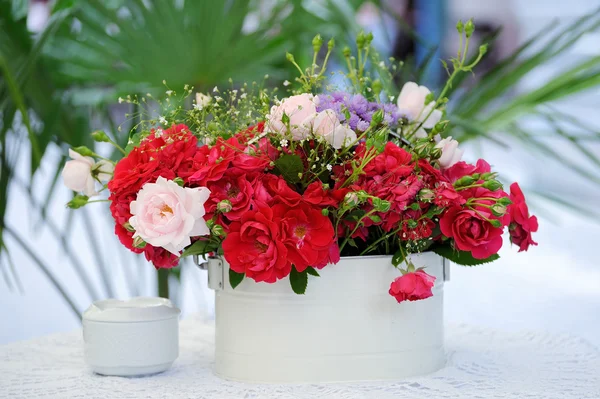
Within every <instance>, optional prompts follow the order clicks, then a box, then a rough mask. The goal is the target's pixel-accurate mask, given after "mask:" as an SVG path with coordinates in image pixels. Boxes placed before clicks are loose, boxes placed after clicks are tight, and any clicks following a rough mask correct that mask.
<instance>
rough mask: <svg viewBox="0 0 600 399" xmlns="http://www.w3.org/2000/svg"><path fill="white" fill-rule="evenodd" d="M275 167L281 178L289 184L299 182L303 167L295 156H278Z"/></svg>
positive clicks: (299, 159)
mask: <svg viewBox="0 0 600 399" xmlns="http://www.w3.org/2000/svg"><path fill="white" fill-rule="evenodd" d="M275 167H276V168H277V170H278V171H279V173H281V176H282V177H283V178H284V179H285V181H287V182H288V183H290V184H296V183H298V182H299V181H300V180H301V176H302V172H303V171H304V165H303V164H302V159H301V158H300V157H299V156H298V155H296V154H287V155H282V156H280V157H279V158H278V159H277V160H276V161H275Z"/></svg>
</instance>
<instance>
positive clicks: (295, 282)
mask: <svg viewBox="0 0 600 399" xmlns="http://www.w3.org/2000/svg"><path fill="white" fill-rule="evenodd" d="M308 273H309V272H308V269H306V270H304V271H303V272H299V271H298V270H296V267H295V266H292V271H291V272H290V285H291V286H292V290H294V292H295V293H296V294H298V295H304V293H305V292H306V286H307V285H308Z"/></svg>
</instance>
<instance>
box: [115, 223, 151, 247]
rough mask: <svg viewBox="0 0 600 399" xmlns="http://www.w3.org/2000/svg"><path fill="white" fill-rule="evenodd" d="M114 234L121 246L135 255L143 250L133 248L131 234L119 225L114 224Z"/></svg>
mask: <svg viewBox="0 0 600 399" xmlns="http://www.w3.org/2000/svg"><path fill="white" fill-rule="evenodd" d="M115 234H116V235H117V237H118V238H119V241H121V244H123V246H125V248H127V249H129V250H130V251H132V252H135V253H136V254H140V253H142V252H143V251H144V250H143V249H141V248H136V247H134V246H133V232H132V231H128V230H127V229H126V228H125V227H123V226H122V225H120V224H115Z"/></svg>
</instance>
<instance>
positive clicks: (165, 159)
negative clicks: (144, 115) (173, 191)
mask: <svg viewBox="0 0 600 399" xmlns="http://www.w3.org/2000/svg"><path fill="white" fill-rule="evenodd" d="M198 150H199V148H198V141H197V139H196V137H195V136H194V135H193V134H192V133H191V132H190V130H189V129H188V127H187V126H185V125H173V126H171V127H170V128H168V129H165V130H164V131H162V130H154V131H152V132H151V134H150V135H149V136H148V137H146V138H145V139H144V140H142V142H141V143H140V145H139V146H136V147H134V148H133V150H131V152H130V153H129V154H128V155H127V156H126V157H124V158H123V159H121V160H120V161H119V162H118V163H117V165H116V166H115V170H114V175H113V178H112V180H111V181H110V182H109V183H108V189H109V190H110V193H111V194H110V197H109V200H110V201H111V204H110V211H111V214H112V216H113V218H114V219H115V222H116V224H115V233H116V235H117V236H118V237H119V240H120V241H121V243H122V244H123V245H124V246H125V247H127V248H129V249H130V250H131V251H133V252H135V253H141V252H144V255H145V256H146V259H148V260H149V261H151V262H152V263H153V264H154V266H155V267H156V268H161V267H173V266H177V264H178V262H179V258H178V257H177V256H175V255H173V254H171V253H170V252H168V251H167V250H165V249H163V248H157V247H153V246H151V245H150V244H147V245H146V246H145V247H144V248H143V249H140V248H136V247H134V246H133V239H132V236H133V232H132V231H129V230H128V229H127V227H126V226H127V225H128V222H129V218H130V217H131V213H130V211H129V205H130V203H131V201H133V200H135V198H136V196H137V193H138V191H140V189H141V188H142V186H143V185H144V184H146V183H149V182H155V181H156V179H158V178H159V177H161V176H162V177H164V178H165V179H170V180H172V179H174V178H176V177H181V178H184V180H185V177H186V176H188V175H189V174H190V171H191V170H192V168H193V164H192V162H191V160H192V159H193V158H194V156H195V154H196V153H197V152H198Z"/></svg>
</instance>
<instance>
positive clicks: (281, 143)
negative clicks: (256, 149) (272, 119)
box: [279, 139, 288, 147]
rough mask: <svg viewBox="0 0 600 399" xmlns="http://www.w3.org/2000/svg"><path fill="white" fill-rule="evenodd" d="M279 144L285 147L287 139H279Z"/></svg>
mask: <svg viewBox="0 0 600 399" xmlns="http://www.w3.org/2000/svg"><path fill="white" fill-rule="evenodd" d="M279 144H280V145H281V146H282V147H287V146H288V141H287V140H286V139H283V140H281V141H280V142H279Z"/></svg>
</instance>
